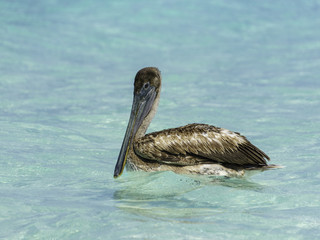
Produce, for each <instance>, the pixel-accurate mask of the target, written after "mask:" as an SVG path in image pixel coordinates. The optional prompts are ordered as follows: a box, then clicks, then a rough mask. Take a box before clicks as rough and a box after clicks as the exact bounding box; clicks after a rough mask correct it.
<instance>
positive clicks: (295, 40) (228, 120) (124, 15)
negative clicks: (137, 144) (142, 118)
mask: <svg viewBox="0 0 320 240" xmlns="http://www.w3.org/2000/svg"><path fill="white" fill-rule="evenodd" d="M319 16H320V2H319V1H308V2H306V1H299V0H294V1H290V2H289V1H276V2H275V1H273V2H272V3H271V2H264V3H263V2H250V1H235V0H234V1H228V2H226V1H218V0H214V1H209V0H208V1H201V3H200V2H199V1H184V2H183V4H182V2H181V1H166V0H164V1H152V2H150V1H144V0H141V1H99V0H94V1H90V2H88V1H67V2H66V1H57V0H52V1H0V52H1V58H0V71H1V75H0V99H1V101H0V132H1V138H0V195H1V198H0V238H3V239H135V238H136V239H271V238H277V239H317V238H320V230H319V229H320V217H319V212H320V200H319V194H320V190H319V189H320V174H319V170H320V165H319V154H320V141H319V133H320V130H319V129H320V80H319V78H320V68H319V66H320V55H319V52H320V41H319V39H320V30H319V25H320V18H319ZM145 66H157V67H158V68H159V69H160V70H161V71H162V75H163V88H162V90H163V92H162V95H161V97H162V99H161V101H160V105H159V111H158V114H157V115H156V117H155V119H154V121H153V122H152V124H151V126H150V129H149V131H156V130H161V129H164V128H170V127H177V126H181V125H185V124H188V123H193V122H198V123H209V124H212V125H216V126H220V127H224V128H228V129H230V130H233V131H238V132H241V133H242V134H243V135H245V136H247V137H248V138H249V140H250V141H251V142H253V143H254V144H255V145H257V146H258V147H260V148H261V149H263V150H264V151H265V152H266V153H267V154H268V155H269V156H270V157H271V160H272V163H274V164H279V165H283V166H286V167H285V168H283V169H278V170H273V171H267V172H263V173H260V174H257V175H254V176H252V177H251V178H248V179H224V178H203V177H199V178H191V177H188V176H181V175H176V174H174V173H171V172H160V173H143V172H131V173H128V172H125V173H124V175H123V176H121V178H119V179H117V180H114V179H113V169H114V165H115V162H116V159H117V156H118V153H119V149H120V146H121V142H122V138H123V135H124V132H125V128H126V124H127V121H128V118H129V113H130V107H131V101H132V84H133V78H134V75H135V73H136V72H137V71H138V70H139V69H140V68H142V67H145Z"/></svg>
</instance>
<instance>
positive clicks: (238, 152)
mask: <svg viewBox="0 0 320 240" xmlns="http://www.w3.org/2000/svg"><path fill="white" fill-rule="evenodd" d="M134 150H135V152H136V153H137V154H138V155H139V156H141V157H143V158H145V159H147V160H150V161H157V162H163V163H166V164H174V165H194V164H198V163H203V162H218V163H225V164H236V165H254V166H257V165H262V166H264V165H267V162H266V160H269V157H268V156H267V155H266V154H265V153H264V152H263V151H261V150H260V149H258V148H257V147H255V146H254V145H252V144H251V143H250V142H249V141H248V140H247V139H246V138H245V137H244V136H242V135H240V134H239V133H236V132H231V131H229V130H227V129H223V128H217V127H214V126H210V125H207V124H189V125H186V126H183V127H179V128H172V129H166V130H163V131H160V132H154V133H150V134H147V135H145V136H144V137H142V138H139V139H137V140H136V141H135V142H134Z"/></svg>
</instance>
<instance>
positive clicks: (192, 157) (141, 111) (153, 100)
mask: <svg viewBox="0 0 320 240" xmlns="http://www.w3.org/2000/svg"><path fill="white" fill-rule="evenodd" d="M160 89H161V75H160V71H159V70H158V69H157V68H153V67H149V68H143V69H141V70H140V71H139V72H138V73H137V75H136V77H135V83H134V99H133V105H132V110H131V116H130V120H129V123H128V127H127V131H126V134H125V138H124V140H123V144H122V147H121V150H120V154H119V158H118V161H117V164H116V167H115V172H114V176H115V177H118V176H119V175H120V174H121V173H122V171H123V169H124V166H125V165H127V168H128V169H131V170H143V171H173V172H176V173H180V174H202V175H217V176H235V177H237V176H243V175H244V174H245V170H256V169H261V170H263V169H266V168H272V167H273V166H268V165H267V160H269V157H268V156H267V155H266V154H265V153H264V152H263V151H261V150H260V149H259V148H257V147H255V146H254V145H252V144H251V143H250V142H249V141H248V140H247V139H246V137H244V136H242V135H240V134H239V133H236V132H232V131H229V130H227V129H223V128H218V127H214V126H211V125H207V124H195V123H194V124H189V125H186V126H183V127H178V128H171V129H166V130H162V131H159V132H154V133H149V134H147V135H145V132H146V130H147V128H148V126H149V124H150V122H151V120H152V118H153V117H154V115H155V113H156V109H157V106H158V102H159V98H160Z"/></svg>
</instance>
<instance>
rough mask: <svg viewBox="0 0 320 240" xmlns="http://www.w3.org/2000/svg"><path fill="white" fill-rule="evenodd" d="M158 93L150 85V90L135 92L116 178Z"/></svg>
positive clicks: (120, 172) (121, 170)
mask: <svg viewBox="0 0 320 240" xmlns="http://www.w3.org/2000/svg"><path fill="white" fill-rule="evenodd" d="M156 95H157V92H156V90H155V87H152V86H150V88H149V89H148V90H146V89H141V90H140V92H137V93H136V94H134V97H133V103H132V109H131V115H130V119H129V123H128V126H127V130H126V134H125V136H124V139H123V142H122V146H121V149H120V153H119V157H118V161H117V163H116V166H115V169H114V175H113V176H114V178H117V177H119V176H120V175H121V174H122V172H123V169H124V167H125V165H126V162H127V158H128V155H129V149H130V147H131V145H132V141H133V139H134V137H135V135H136V133H137V130H138V129H139V127H140V126H141V124H142V122H143V120H144V119H145V118H146V116H147V115H148V114H149V112H150V110H151V108H152V106H153V103H154V100H155V98H156Z"/></svg>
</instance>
